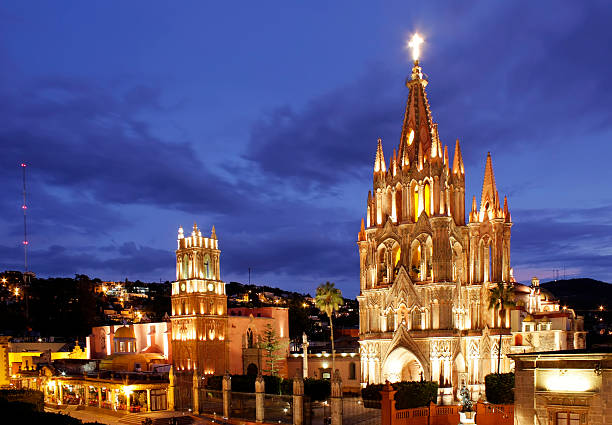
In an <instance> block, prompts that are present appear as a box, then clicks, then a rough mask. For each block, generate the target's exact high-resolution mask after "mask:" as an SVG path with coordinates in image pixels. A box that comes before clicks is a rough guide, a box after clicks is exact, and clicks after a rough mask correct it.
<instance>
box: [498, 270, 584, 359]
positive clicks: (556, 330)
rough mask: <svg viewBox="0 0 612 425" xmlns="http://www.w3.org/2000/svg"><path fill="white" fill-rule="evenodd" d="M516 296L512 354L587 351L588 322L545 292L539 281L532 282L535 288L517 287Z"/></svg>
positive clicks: (515, 288) (512, 312) (513, 316)
mask: <svg viewBox="0 0 612 425" xmlns="http://www.w3.org/2000/svg"><path fill="white" fill-rule="evenodd" d="M514 294H515V302H516V307H515V308H514V309H512V311H511V315H510V326H511V331H512V346H511V347H510V352H511V353H529V352H535V351H559V350H576V349H584V348H585V347H586V335H587V332H586V331H585V330H584V318H583V317H582V316H578V315H577V314H576V312H575V311H574V310H573V309H571V308H568V307H567V306H562V305H561V303H560V302H559V301H558V300H557V299H555V298H554V297H553V296H552V294H550V293H548V292H547V291H545V290H542V289H541V288H540V281H539V280H538V278H537V277H534V278H533V279H531V286H527V285H522V284H520V283H515V284H514Z"/></svg>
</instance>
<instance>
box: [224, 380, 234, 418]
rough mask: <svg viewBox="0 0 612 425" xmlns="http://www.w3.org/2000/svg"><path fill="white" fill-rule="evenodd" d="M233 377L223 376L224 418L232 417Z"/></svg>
mask: <svg viewBox="0 0 612 425" xmlns="http://www.w3.org/2000/svg"><path fill="white" fill-rule="evenodd" d="M231 391H232V377H231V376H229V374H227V373H226V374H225V375H223V417H224V418H229V417H230V406H231V403H232V399H231V397H232V393H231Z"/></svg>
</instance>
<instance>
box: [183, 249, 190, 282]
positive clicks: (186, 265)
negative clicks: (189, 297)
mask: <svg viewBox="0 0 612 425" xmlns="http://www.w3.org/2000/svg"><path fill="white" fill-rule="evenodd" d="M182 271H183V279H189V257H188V256H187V255H185V256H184V257H183V270H182Z"/></svg>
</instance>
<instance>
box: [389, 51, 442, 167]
mask: <svg viewBox="0 0 612 425" xmlns="http://www.w3.org/2000/svg"><path fill="white" fill-rule="evenodd" d="M426 86H427V79H425V78H424V77H423V73H422V72H421V67H420V66H419V64H418V61H415V65H414V67H413V69H412V75H411V78H410V79H408V80H406V87H408V89H409V91H408V100H407V102H406V111H405V113H404V123H403V126H402V136H401V139H400V144H399V151H398V155H399V158H405V157H406V158H407V159H408V161H416V160H418V154H419V150H420V149H422V151H423V156H424V157H427V158H432V157H436V156H437V154H438V153H441V152H440V149H439V146H440V145H438V142H437V140H436V135H435V134H436V129H435V127H434V123H433V120H432V117H431V110H430V108H429V101H428V100H427V93H426V92H425V87H426ZM434 144H436V146H434ZM434 153H435V154H434ZM408 161H406V160H404V162H408Z"/></svg>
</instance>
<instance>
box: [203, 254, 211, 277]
mask: <svg viewBox="0 0 612 425" xmlns="http://www.w3.org/2000/svg"><path fill="white" fill-rule="evenodd" d="M204 274H205V278H206V279H212V273H211V270H210V256H209V255H208V254H206V256H205V257H204Z"/></svg>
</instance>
